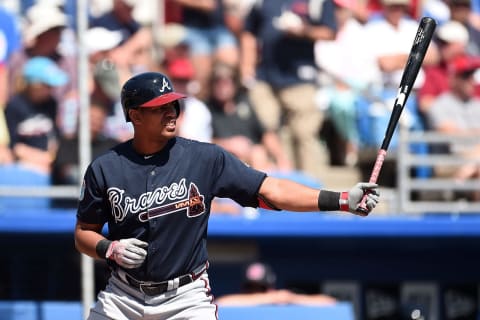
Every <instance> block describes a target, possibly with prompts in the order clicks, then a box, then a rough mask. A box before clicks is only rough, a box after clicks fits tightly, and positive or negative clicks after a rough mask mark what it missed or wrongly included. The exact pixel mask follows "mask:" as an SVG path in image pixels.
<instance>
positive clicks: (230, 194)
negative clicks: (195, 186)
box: [213, 148, 266, 208]
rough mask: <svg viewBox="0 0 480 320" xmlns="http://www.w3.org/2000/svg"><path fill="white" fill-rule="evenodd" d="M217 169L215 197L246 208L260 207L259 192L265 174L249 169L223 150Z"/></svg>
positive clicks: (220, 153)
mask: <svg viewBox="0 0 480 320" xmlns="http://www.w3.org/2000/svg"><path fill="white" fill-rule="evenodd" d="M215 169H216V179H215V181H214V186H213V195H214V196H216V197H220V198H230V199H232V200H234V201H235V202H237V203H238V204H240V205H242V206H244V207H253V208H257V207H258V206H259V202H258V190H259V189H260V186H261V184H262V182H263V180H264V179H265V177H266V174H265V173H264V172H261V171H258V170H255V169H253V168H251V167H249V166H248V165H246V164H245V163H243V162H242V161H240V160H239V159H238V158H236V157H235V156H233V155H232V154H230V153H228V152H227V151H225V150H223V149H221V148H219V152H218V155H217V158H216V161H215Z"/></svg>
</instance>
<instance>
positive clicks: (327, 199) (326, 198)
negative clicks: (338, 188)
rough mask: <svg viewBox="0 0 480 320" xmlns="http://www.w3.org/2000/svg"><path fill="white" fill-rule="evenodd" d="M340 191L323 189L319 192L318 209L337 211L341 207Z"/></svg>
mask: <svg viewBox="0 0 480 320" xmlns="http://www.w3.org/2000/svg"><path fill="white" fill-rule="evenodd" d="M339 199H340V192H334V191H328V190H321V191H320V193H319V194H318V209H319V210H320V211H335V210H338V209H340V201H339Z"/></svg>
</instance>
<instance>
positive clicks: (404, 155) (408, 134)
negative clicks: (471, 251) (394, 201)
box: [397, 129, 480, 213]
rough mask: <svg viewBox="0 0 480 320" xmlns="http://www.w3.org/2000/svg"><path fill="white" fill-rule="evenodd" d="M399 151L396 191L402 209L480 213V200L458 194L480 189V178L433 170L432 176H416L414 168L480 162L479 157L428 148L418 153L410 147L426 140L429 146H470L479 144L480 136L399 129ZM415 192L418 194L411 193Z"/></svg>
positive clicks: (427, 211) (425, 211)
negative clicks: (468, 156) (445, 152)
mask: <svg viewBox="0 0 480 320" xmlns="http://www.w3.org/2000/svg"><path fill="white" fill-rule="evenodd" d="M399 142H400V143H399V149H398V154H397V170H398V171H397V174H398V179H397V192H398V204H399V210H400V211H401V212H405V213H476V212H477V213H480V201H476V200H475V201H474V200H472V199H468V200H467V199H466V198H465V197H461V196H458V194H464V193H465V192H473V191H478V192H480V179H471V180H464V181H458V180H457V179H454V178H453V177H452V178H450V177H439V176H436V175H435V173H432V175H431V176H429V177H415V176H413V175H412V174H411V171H412V169H414V168H418V167H420V166H426V167H429V168H431V169H432V172H433V168H435V167H437V166H449V167H452V168H455V167H458V166H460V165H464V164H467V163H470V164H471V163H474V164H476V165H478V166H480V158H477V159H471V158H469V159H466V158H464V157H462V156H460V155H458V154H454V153H448V154H443V153H442V154H437V153H432V152H430V151H429V152H427V153H425V154H416V153H414V152H412V151H411V149H410V146H411V144H412V143H425V144H427V145H428V146H429V148H430V147H431V146H433V145H440V144H441V145H443V146H447V147H450V148H455V147H457V146H460V145H461V146H462V147H464V148H468V146H470V147H472V146H474V145H478V144H480V139H479V138H478V136H458V135H448V134H440V133H437V132H432V131H427V132H412V131H408V130H405V129H400V141H399ZM413 194H416V195H415V196H412V195H413Z"/></svg>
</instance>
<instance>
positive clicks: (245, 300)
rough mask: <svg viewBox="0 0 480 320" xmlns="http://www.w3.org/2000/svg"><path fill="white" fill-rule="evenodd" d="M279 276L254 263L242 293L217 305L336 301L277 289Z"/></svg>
mask: <svg viewBox="0 0 480 320" xmlns="http://www.w3.org/2000/svg"><path fill="white" fill-rule="evenodd" d="M276 285H277V276H276V274H275V272H274V271H273V269H272V268H271V267H270V266H269V265H267V264H265V263H261V262H253V263H251V264H249V265H248V266H247V268H246V269H245V275H244V279H243V283H242V288H241V291H240V293H237V294H228V295H224V296H220V297H218V298H217V299H216V300H215V303H216V304H218V305H219V306H220V307H222V306H258V305H286V304H296V305H305V306H330V305H333V304H335V303H336V299H335V298H333V297H330V296H328V295H324V294H302V293H296V292H294V291H292V290H287V289H277V288H276Z"/></svg>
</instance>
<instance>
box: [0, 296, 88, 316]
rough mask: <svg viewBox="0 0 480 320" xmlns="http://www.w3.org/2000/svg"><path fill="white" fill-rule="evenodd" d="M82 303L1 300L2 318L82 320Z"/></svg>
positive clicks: (0, 313) (0, 312)
mask: <svg viewBox="0 0 480 320" xmlns="http://www.w3.org/2000/svg"><path fill="white" fill-rule="evenodd" d="M82 312H83V310H82V304H81V303H80V302H75V301H74V302H63V301H41V302H35V301H18V300H17V301H0V319H8V320H64V319H68V320H81V319H82V318H83V317H82Z"/></svg>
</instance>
